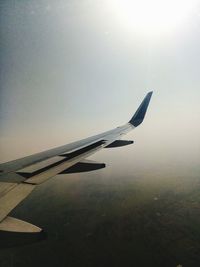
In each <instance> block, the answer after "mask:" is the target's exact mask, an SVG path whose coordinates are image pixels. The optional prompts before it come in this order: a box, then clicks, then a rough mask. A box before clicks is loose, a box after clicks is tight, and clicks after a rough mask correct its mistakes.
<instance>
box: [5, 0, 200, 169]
mask: <svg viewBox="0 0 200 267" xmlns="http://www.w3.org/2000/svg"><path fill="white" fill-rule="evenodd" d="M141 2H142V4H143V6H142V5H141V4H138V3H139V1H120V0H116V1H114V0H110V1H105V0H102V1H100V0H96V1H95V0H94V1H91V0H82V1H77V0H73V1H72V0H66V1H64V0H59V1H53V0H41V1H31V0H24V1H23V0H21V1H10V0H7V1H1V11H0V12H1V14H0V31H1V42H0V46H1V49H0V58H1V74H0V75H1V76H0V80H1V83H0V84H1V91H0V112H1V113H0V114H1V115H0V123H1V137H0V147H1V154H0V160H1V162H4V161H8V160H12V159H16V158H19V157H22V156H26V155H29V154H33V153H35V152H39V151H42V150H45V149H49V148H52V147H55V146H58V145H63V144H65V143H69V142H72V141H75V140H78V139H82V138H84V137H88V136H90V135H93V134H96V133H100V132H103V131H105V130H108V129H111V128H113V127H116V126H119V125H121V124H123V123H125V122H126V121H128V119H129V118H130V117H131V116H132V114H133V113H134V112H135V110H136V108H137V106H138V104H139V103H140V101H141V100H142V98H143V97H144V95H145V94H146V93H147V92H148V91H149V90H153V91H154V95H153V98H152V102H151V105H150V108H149V111H148V114H147V117H146V119H145V121H144V123H143V125H142V126H140V127H138V128H137V129H136V130H135V131H133V132H132V133H131V134H130V135H129V136H128V137H127V138H129V139H133V140H135V141H136V142H135V144H134V145H133V146H131V147H128V148H123V149H121V150H120V151H119V150H118V151H116V150H115V151H113V150H112V151H111V150H110V151H108V150H106V151H103V152H101V153H99V155H97V156H95V157H96V158H99V159H101V160H105V161H106V160H107V161H109V160H110V161H113V162H120V161H123V160H124V162H126V164H125V166H124V163H123V164H122V165H123V166H122V169H121V168H119V167H117V165H116V164H114V166H115V168H116V170H117V171H120V170H123V168H127V166H129V168H130V167H131V166H133V165H134V166H133V167H132V170H133V169H135V168H136V167H137V168H139V167H138V166H140V168H147V169H148V168H154V169H156V168H157V166H160V167H162V168H168V169H169V168H174V167H175V168H176V170H178V172H179V171H183V170H186V169H187V170H188V171H191V170H194V171H195V172H199V167H198V166H199V159H200V105H199V101H200V73H199V70H200V8H199V1H178V0H175V1H173V3H172V1H168V2H169V5H168V4H166V3H165V1H164V2H163V4H164V3H165V6H164V8H163V6H162V5H158V1H155V0H153V1H151V5H148V6H147V7H146V5H145V4H147V2H148V1H144V0H143V1H140V3H141ZM133 3H134V4H133ZM154 5H155V6H154ZM167 5H168V6H167ZM170 5H171V6H170ZM145 7H146V8H145ZM159 8H160V9H159ZM146 9H148V10H149V14H147V13H145V12H146V11H145V10H146ZM147 15H148V16H149V17H148V16H147ZM95 157H94V158H95ZM118 165H119V164H118ZM138 170H139V169H138Z"/></svg>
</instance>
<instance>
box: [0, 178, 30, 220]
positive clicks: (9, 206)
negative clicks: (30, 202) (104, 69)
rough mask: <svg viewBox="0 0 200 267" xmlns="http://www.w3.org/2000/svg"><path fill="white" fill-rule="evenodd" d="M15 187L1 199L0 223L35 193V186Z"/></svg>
mask: <svg viewBox="0 0 200 267" xmlns="http://www.w3.org/2000/svg"><path fill="white" fill-rule="evenodd" d="M13 187H14V188H13V189H11V190H10V191H8V192H7V193H6V194H4V195H3V196H2V197H1V198H0V221H2V220H3V219H4V218H5V217H6V216H7V215H8V214H9V213H10V212H11V210H13V209H14V208H15V207H16V206H17V205H18V204H19V203H20V202H21V201H22V200H23V199H25V198H26V197H27V196H28V195H29V194H30V193H31V192H32V191H33V189H34V188H35V185H31V184H24V183H21V184H16V186H14V185H13Z"/></svg>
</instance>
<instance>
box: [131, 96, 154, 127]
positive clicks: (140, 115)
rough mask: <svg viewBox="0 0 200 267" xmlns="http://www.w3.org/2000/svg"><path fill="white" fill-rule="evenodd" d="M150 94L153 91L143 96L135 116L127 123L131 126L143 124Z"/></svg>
mask: <svg viewBox="0 0 200 267" xmlns="http://www.w3.org/2000/svg"><path fill="white" fill-rule="evenodd" d="M152 94H153V91H151V92H149V93H148V94H147V95H146V96H145V98H144V99H143V101H142V103H141V104H140V106H139V108H138V109H137V110H136V112H135V114H134V115H133V117H132V118H131V120H130V121H129V123H130V124H132V125H133V126H135V127H137V126H138V125H140V124H141V123H142V122H143V120H144V117H145V114H146V111H147V108H148V105H149V102H150V100H151V96H152Z"/></svg>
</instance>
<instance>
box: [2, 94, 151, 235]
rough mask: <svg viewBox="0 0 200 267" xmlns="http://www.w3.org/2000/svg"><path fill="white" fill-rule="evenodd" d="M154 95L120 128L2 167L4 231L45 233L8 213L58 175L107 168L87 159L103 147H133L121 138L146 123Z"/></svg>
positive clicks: (5, 164)
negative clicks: (36, 189)
mask: <svg viewBox="0 0 200 267" xmlns="http://www.w3.org/2000/svg"><path fill="white" fill-rule="evenodd" d="M151 96H152V92H149V93H148V94H147V95H146V96H145V98H144V100H143V101H142V103H141V104H140V106H139V107H138V109H137V110H136V112H135V114H134V115H133V117H132V118H131V120H130V121H129V122H128V123H126V124H124V125H122V126H120V127H117V128H115V129H113V130H110V131H107V132H104V133H102V134H98V135H95V136H92V137H89V138H86V139H83V140H81V141H78V142H74V143H71V144H68V145H64V146H60V147H57V148H54V149H50V150H47V151H44V152H41V153H37V154H34V155H31V156H28V157H25V158H21V159H17V160H14V161H10V162H7V163H3V164H0V230H2V231H15V232H23V231H24V232H39V231H41V229H40V228H38V227H36V226H34V225H31V224H28V223H26V222H23V221H21V220H17V219H15V218H11V217H9V216H8V214H9V213H10V212H11V210H12V209H14V208H15V207H16V206H17V205H18V204H19V203H20V202H21V201H22V200H23V199H24V198H26V197H27V196H28V195H29V194H30V193H31V192H32V191H33V190H34V188H35V186H37V185H38V184H40V183H43V182H45V181H46V180H48V179H50V178H52V177H54V176H55V175H57V174H64V173H74V172H82V171H91V170H96V169H100V168H104V167H105V164H104V163H95V162H91V161H86V160H85V159H86V158H87V157H89V156H90V155H92V154H94V153H96V152H97V151H99V150H101V149H102V148H109V147H119V146H124V145H129V144H132V143H133V141H126V140H119V139H121V137H122V136H123V135H125V134H127V133H128V132H129V131H131V130H133V129H134V128H135V127H137V126H139V125H140V124H141V123H142V121H143V120H144V117H145V114H146V111H147V108H148V105H149V102H150V99H151ZM5 184H9V190H8V189H7V190H2V192H1V187H2V188H7V187H5V186H4V185H5ZM10 185H12V186H10ZM24 225H26V226H27V227H24ZM23 228H24V230H23Z"/></svg>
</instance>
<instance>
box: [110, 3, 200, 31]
mask: <svg viewBox="0 0 200 267" xmlns="http://www.w3.org/2000/svg"><path fill="white" fill-rule="evenodd" d="M197 2H198V0H165V1H164V0H111V1H110V3H111V6H110V7H111V9H112V10H113V12H114V13H115V15H116V16H117V19H118V20H119V22H120V23H121V25H122V26H124V27H127V28H130V29H133V30H135V31H138V32H141V33H145V34H158V33H163V32H169V31H172V30H174V29H176V28H177V27H179V26H180V25H181V24H183V23H184V22H185V21H186V19H187V18H188V16H189V15H191V13H192V12H193V11H194V10H195V6H196V4H197Z"/></svg>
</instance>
